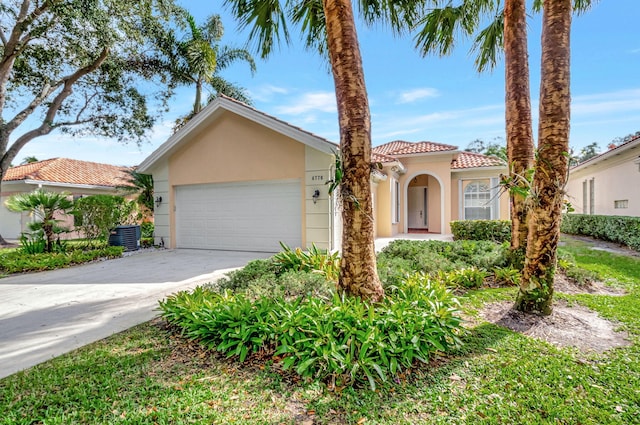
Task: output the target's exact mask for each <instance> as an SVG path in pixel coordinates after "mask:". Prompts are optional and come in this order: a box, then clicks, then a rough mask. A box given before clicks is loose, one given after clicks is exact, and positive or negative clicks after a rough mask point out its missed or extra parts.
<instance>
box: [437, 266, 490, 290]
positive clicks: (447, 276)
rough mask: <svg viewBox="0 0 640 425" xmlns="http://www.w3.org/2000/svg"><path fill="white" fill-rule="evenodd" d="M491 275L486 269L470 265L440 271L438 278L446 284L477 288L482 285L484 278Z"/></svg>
mask: <svg viewBox="0 0 640 425" xmlns="http://www.w3.org/2000/svg"><path fill="white" fill-rule="evenodd" d="M487 277H489V273H488V272H487V271H486V270H483V269H478V268H476V267H470V268H468V269H457V270H453V271H450V272H440V273H439V274H438V278H439V279H440V280H441V281H442V282H443V283H444V284H445V285H446V286H453V287H458V288H465V289H477V288H480V287H482V284H483V283H484V280H485V279H486V278H487Z"/></svg>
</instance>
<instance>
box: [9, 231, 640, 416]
mask: <svg viewBox="0 0 640 425" xmlns="http://www.w3.org/2000/svg"><path fill="white" fill-rule="evenodd" d="M562 249H563V251H565V252H570V253H571V254H572V255H573V256H574V258H575V260H576V262H577V264H578V265H579V266H580V267H583V268H585V269H589V270H592V271H594V272H597V273H598V274H599V275H600V277H601V278H602V279H604V280H607V281H608V282H610V283H612V282H614V281H615V284H616V285H619V286H621V287H623V288H625V289H626V290H627V293H626V295H624V296H610V295H586V294H578V295H564V294H558V296H557V299H559V300H566V301H567V302H569V303H579V304H582V305H585V306H588V307H589V308H592V309H594V310H595V311H597V312H598V313H599V314H600V315H602V316H603V317H606V318H608V319H611V320H614V321H616V322H617V323H619V327H620V328H621V329H624V330H626V331H628V332H629V334H630V339H631V341H632V343H633V344H632V345H631V346H629V347H626V348H619V349H615V350H611V351H608V352H606V353H604V354H596V353H584V352H580V351H578V350H577V349H575V348H557V347H555V346H553V345H551V344H549V343H546V342H542V341H539V340H534V339H532V338H529V337H527V336H524V335H521V334H519V333H516V332H513V331H510V330H508V329H505V328H502V327H499V326H496V325H493V324H490V323H487V322H483V321H482V320H481V319H480V318H479V316H478V314H477V312H478V310H479V309H481V308H482V307H483V306H484V305H486V304H487V303H491V302H494V301H503V300H512V299H513V298H514V296H515V289H514V288H494V289H480V290H474V291H469V292H465V294H464V295H462V296H461V297H460V301H461V305H462V308H463V310H464V312H465V317H468V318H470V320H469V322H468V325H467V327H468V329H469V332H468V334H466V335H465V336H464V337H463V341H464V345H463V346H462V348H460V349H459V350H457V351H455V352H454V353H452V354H448V355H446V356H444V355H443V356H436V357H434V358H432V360H431V362H430V363H429V365H428V366H425V367H421V368H417V369H412V370H411V373H410V374H404V375H400V376H398V377H397V379H396V382H394V383H392V384H387V385H381V386H378V388H377V389H376V390H375V391H372V390H370V389H368V388H366V387H363V388H351V387H340V386H337V387H333V386H331V385H328V386H327V385H325V384H319V383H315V382H307V381H305V380H300V379H297V378H296V377H295V376H294V375H292V374H284V373H281V371H280V370H278V368H277V367H276V366H275V365H274V363H272V362H269V361H262V360H261V359H259V358H255V357H253V358H251V359H252V360H251V362H249V363H247V364H243V365H240V364H238V363H237V362H234V361H233V360H227V359H224V358H221V357H220V356H219V355H216V354H214V353H212V352H209V351H206V350H204V349H202V348H201V347H199V346H198V345H196V344H194V343H189V342H187V341H185V340H183V339H182V338H180V337H178V336H175V335H174V334H172V333H170V332H169V331H168V329H167V327H166V325H165V324H164V322H162V321H160V320H155V321H153V322H149V323H145V324H142V325H140V326H137V327H135V328H133V329H131V330H129V331H126V332H123V333H120V334H117V335H114V336H112V337H111V338H108V339H105V340H102V341H99V342H97V343H94V344H91V345H89V346H87V347H84V348H82V349H79V350H76V351H74V352H72V353H70V354H68V355H65V356H61V357H59V358H56V359H53V360H51V361H49V362H46V363H44V364H41V365H39V366H36V367H34V368H32V369H30V370H28V371H26V372H22V373H18V374H16V375H13V376H10V377H8V378H5V379H3V380H0V412H2V414H0V423H1V424H39V423H42V424H117V423H122V424H187V423H216V424H218V423H219V424H226V423H240V424H332V423H349V424H394V425H395V424H416V423H425V424H476V423H477V424H632V423H640V356H639V354H640V340H639V338H638V337H639V336H640V299H639V298H640V258H637V257H636V258H633V257H626V256H620V255H616V254H613V253H610V252H603V251H594V250H591V249H589V247H588V246H587V245H586V244H585V243H583V242H569V243H567V244H566V245H565V246H564V247H563V248H562Z"/></svg>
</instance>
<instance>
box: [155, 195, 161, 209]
mask: <svg viewBox="0 0 640 425" xmlns="http://www.w3.org/2000/svg"><path fill="white" fill-rule="evenodd" d="M161 203H162V196H156V207H159V206H160V204H161Z"/></svg>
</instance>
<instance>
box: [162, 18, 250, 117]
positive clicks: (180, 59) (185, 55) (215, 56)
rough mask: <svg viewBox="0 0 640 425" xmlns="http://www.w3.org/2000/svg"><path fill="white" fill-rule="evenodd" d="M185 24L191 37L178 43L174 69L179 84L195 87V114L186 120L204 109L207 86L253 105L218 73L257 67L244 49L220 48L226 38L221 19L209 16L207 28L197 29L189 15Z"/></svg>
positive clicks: (242, 92) (239, 90)
mask: <svg viewBox="0 0 640 425" xmlns="http://www.w3.org/2000/svg"><path fill="white" fill-rule="evenodd" d="M185 13H186V12H185ZM186 21H187V26H188V29H189V32H190V34H189V36H188V37H186V38H185V39H184V40H183V41H180V42H178V43H177V45H176V55H175V56H176V57H175V59H176V63H175V64H173V66H172V67H173V74H174V77H175V78H176V80H177V82H178V84H183V85H191V84H193V85H195V87H196V97H195V100H194V103H193V110H192V111H191V113H190V114H189V115H188V117H187V118H191V117H192V116H193V115H195V114H197V113H198V112H200V110H201V109H202V91H203V89H204V87H205V86H206V85H208V86H210V87H211V88H212V89H213V90H214V91H215V92H216V93H219V94H224V95H227V96H229V97H232V98H234V99H236V100H239V101H241V102H244V103H248V104H250V103H251V99H250V98H249V97H248V96H247V95H246V92H245V90H244V89H243V88H241V87H239V86H236V85H234V84H233V83H230V82H228V81H226V80H225V79H223V78H222V77H220V76H219V75H216V73H217V72H218V71H221V70H223V69H225V68H226V67H228V66H229V65H232V64H233V63H234V62H236V61H238V60H243V61H245V62H247V63H248V64H249V67H250V68H251V72H252V73H253V72H255V70H256V64H255V61H254V60H253V57H251V54H250V53H249V52H248V51H247V50H245V49H237V48H231V47H229V46H220V45H219V42H220V40H221V39H222V35H223V34H224V27H223V25H222V20H221V19H220V16H219V15H212V16H210V17H209V18H208V19H207V21H206V22H205V24H204V25H202V26H198V25H197V24H196V21H195V18H194V17H193V16H192V15H190V14H189V13H186ZM187 120H188V119H187Z"/></svg>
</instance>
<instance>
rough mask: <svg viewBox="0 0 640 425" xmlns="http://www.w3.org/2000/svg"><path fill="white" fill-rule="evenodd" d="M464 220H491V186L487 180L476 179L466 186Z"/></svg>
mask: <svg viewBox="0 0 640 425" xmlns="http://www.w3.org/2000/svg"><path fill="white" fill-rule="evenodd" d="M463 212H464V220H490V219H491V217H492V214H491V187H490V186H489V184H488V183H487V182H486V181H482V180H475V181H471V182H469V183H467V185H466V187H465V188H464V207H463Z"/></svg>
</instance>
